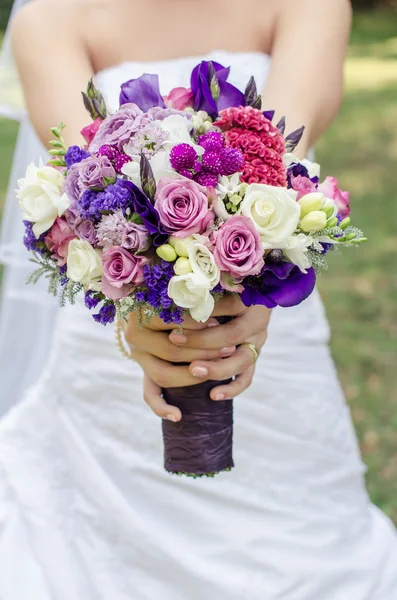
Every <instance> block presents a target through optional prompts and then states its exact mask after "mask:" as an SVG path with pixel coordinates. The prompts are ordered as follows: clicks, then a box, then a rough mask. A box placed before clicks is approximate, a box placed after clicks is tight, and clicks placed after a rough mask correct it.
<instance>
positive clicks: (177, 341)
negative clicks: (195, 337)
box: [172, 329, 187, 344]
mask: <svg viewBox="0 0 397 600" xmlns="http://www.w3.org/2000/svg"><path fill="white" fill-rule="evenodd" d="M172 333H174V334H175V336H176V337H175V338H174V339H173V340H172V342H173V344H186V342H187V337H186V336H185V335H183V333H181V332H180V331H179V330H178V329H174V330H173V331H172Z"/></svg>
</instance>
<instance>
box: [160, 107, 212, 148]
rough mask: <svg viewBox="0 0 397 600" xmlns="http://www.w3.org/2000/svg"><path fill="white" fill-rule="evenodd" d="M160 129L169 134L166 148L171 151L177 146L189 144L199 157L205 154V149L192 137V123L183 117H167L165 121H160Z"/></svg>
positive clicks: (165, 143)
mask: <svg viewBox="0 0 397 600" xmlns="http://www.w3.org/2000/svg"><path fill="white" fill-rule="evenodd" d="M159 123H160V127H161V128H162V129H164V131H165V132H166V133H167V140H166V141H165V142H164V145H165V146H168V148H169V149H171V148H172V147H173V146H175V145H176V144H189V145H190V146H193V148H194V149H195V150H196V152H197V154H198V155H200V156H201V155H202V154H204V148H203V147H202V146H198V145H197V144H195V143H194V141H193V140H192V137H191V135H190V129H191V127H192V125H191V122H190V120H189V119H187V118H186V117H183V116H182V115H171V116H170V117H166V118H165V119H163V121H159Z"/></svg>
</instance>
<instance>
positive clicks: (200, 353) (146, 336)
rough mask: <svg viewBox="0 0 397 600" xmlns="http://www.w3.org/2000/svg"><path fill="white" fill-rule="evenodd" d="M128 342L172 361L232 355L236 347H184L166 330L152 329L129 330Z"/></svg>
mask: <svg viewBox="0 0 397 600" xmlns="http://www.w3.org/2000/svg"><path fill="white" fill-rule="evenodd" d="M125 339H126V342H127V343H128V344H129V346H130V347H131V348H135V349H137V350H139V351H141V352H148V353H149V354H154V355H155V356H157V357H158V358H161V359H162V360H168V361H169V362H172V363H183V362H186V363H190V362H192V361H194V360H212V359H214V358H222V357H226V356H230V355H231V354H232V353H233V352H234V351H235V349H236V347H235V346H232V347H230V348H221V349H216V350H200V349H192V348H183V347H181V346H176V345H175V344H173V343H172V342H171V341H170V339H169V336H168V333H167V332H164V331H153V330H151V329H146V328H143V329H137V330H135V331H133V332H132V331H131V330H127V331H126V333H125Z"/></svg>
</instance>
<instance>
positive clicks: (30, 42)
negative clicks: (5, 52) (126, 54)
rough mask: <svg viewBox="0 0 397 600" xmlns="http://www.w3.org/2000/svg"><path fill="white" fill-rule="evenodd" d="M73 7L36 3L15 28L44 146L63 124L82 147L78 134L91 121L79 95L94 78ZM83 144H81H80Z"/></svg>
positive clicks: (45, 0)
mask: <svg viewBox="0 0 397 600" xmlns="http://www.w3.org/2000/svg"><path fill="white" fill-rule="evenodd" d="M82 6H83V8H81V9H80V12H79V15H77V14H76V13H77V10H76V5H75V3H73V2H71V3H69V2H53V1H51V0H35V1H33V2H30V3H29V4H27V5H26V6H25V7H24V8H23V9H22V10H21V11H20V12H19V13H17V15H16V17H15V19H14V21H13V24H12V29H11V36H12V37H11V39H12V47H13V52H14V55H15V59H16V63H17V66H18V70H19V73H20V77H21V81H22V86H23V90H24V95H25V101H26V104H27V108H28V111H29V116H30V120H31V122H32V123H33V126H34V128H35V130H36V132H37V133H38V135H39V137H40V139H41V141H42V142H43V143H44V145H47V144H48V141H49V140H50V138H51V132H50V127H54V126H56V125H58V124H59V123H60V122H65V123H66V125H67V127H66V129H65V130H64V138H65V140H66V142H67V143H69V144H76V143H79V141H80V140H81V138H80V130H81V129H82V128H83V127H84V126H85V125H87V123H88V122H89V121H90V118H89V115H88V114H87V112H86V111H85V108H84V105H83V102H82V98H81V92H82V91H83V90H85V89H86V87H87V83H88V80H89V79H90V77H92V75H93V70H92V67H91V64H90V60H89V56H88V53H87V51H86V48H85V46H84V42H83V38H82V37H81V36H80V32H79V23H82V22H84V19H86V18H88V15H84V14H83V15H82V14H81V11H84V5H82ZM81 141H82V140H81Z"/></svg>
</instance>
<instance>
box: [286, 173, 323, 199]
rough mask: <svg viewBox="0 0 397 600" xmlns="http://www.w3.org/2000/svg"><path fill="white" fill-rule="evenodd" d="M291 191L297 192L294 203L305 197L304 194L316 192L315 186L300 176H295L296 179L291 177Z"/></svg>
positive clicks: (306, 178) (309, 180)
mask: <svg viewBox="0 0 397 600" xmlns="http://www.w3.org/2000/svg"><path fill="white" fill-rule="evenodd" d="M291 184H292V189H294V190H295V191H296V192H298V195H297V197H296V201H297V202H298V200H300V199H301V198H302V196H306V194H311V193H312V192H317V187H316V185H315V184H314V183H313V182H312V180H311V179H309V178H308V177H302V175H297V177H293V176H292V177H291Z"/></svg>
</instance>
